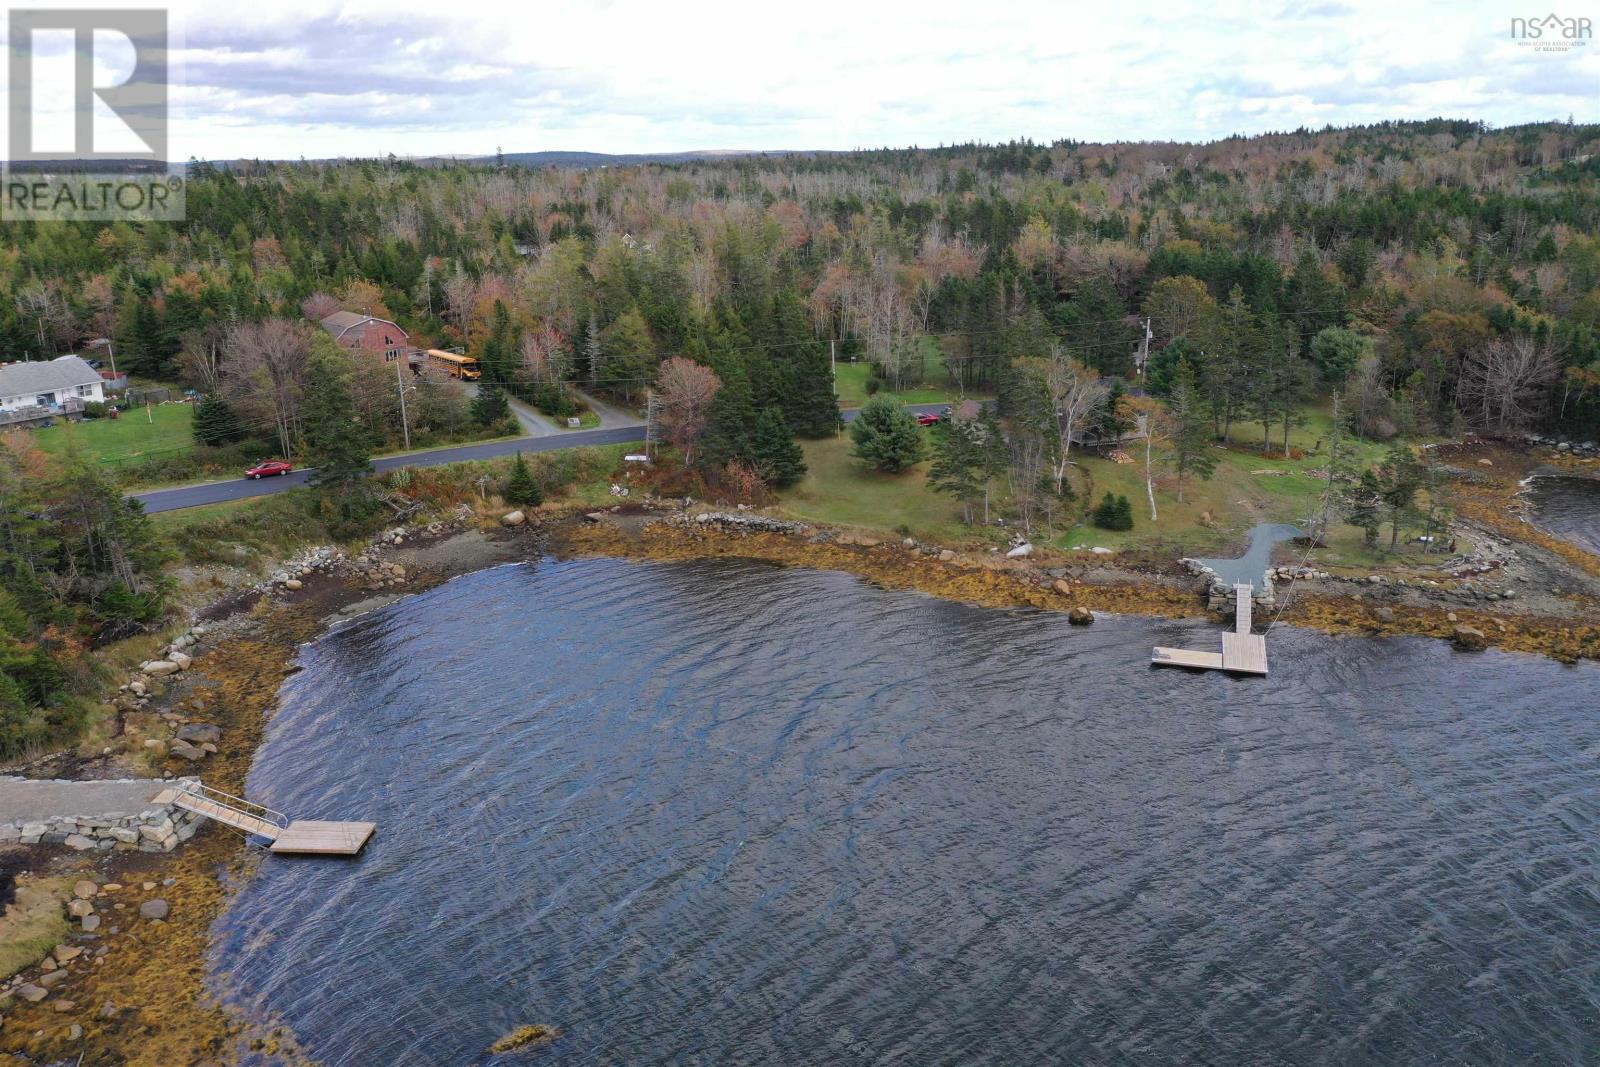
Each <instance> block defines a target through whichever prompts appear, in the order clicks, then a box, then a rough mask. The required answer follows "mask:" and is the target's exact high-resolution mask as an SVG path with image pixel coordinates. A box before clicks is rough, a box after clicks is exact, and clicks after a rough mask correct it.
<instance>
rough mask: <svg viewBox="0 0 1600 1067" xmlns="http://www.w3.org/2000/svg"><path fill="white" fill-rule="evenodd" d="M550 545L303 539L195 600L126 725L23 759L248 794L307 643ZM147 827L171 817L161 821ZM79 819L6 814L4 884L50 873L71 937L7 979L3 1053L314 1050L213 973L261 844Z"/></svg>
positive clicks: (0, 1010)
mask: <svg viewBox="0 0 1600 1067" xmlns="http://www.w3.org/2000/svg"><path fill="white" fill-rule="evenodd" d="M543 544H544V532H543V527H542V526H536V525H532V524H530V525H526V526H523V527H521V528H519V529H516V530H510V529H495V530H488V531H485V530H482V529H479V528H478V527H477V526H476V525H475V524H473V523H470V522H469V521H467V520H465V519H464V518H462V517H456V518H453V519H451V520H449V521H440V522H434V523H429V524H426V525H422V526H418V527H414V528H404V529H392V530H386V531H384V532H383V534H381V535H380V536H379V537H377V538H374V539H373V541H372V542H371V543H369V544H368V545H367V546H365V547H364V548H363V549H362V550H360V551H354V552H348V553H347V552H344V551H342V550H340V549H338V548H336V547H332V546H325V547H318V548H314V549H308V550H306V551H304V552H301V553H299V554H297V555H296V556H295V557H294V558H293V559H290V560H285V561H283V562H282V563H280V564H279V565H277V566H276V567H275V568H272V569H271V570H270V571H269V572H268V574H267V575H266V577H265V578H263V579H261V580H256V581H251V582H248V583H244V584H241V585H239V586H238V587H236V588H234V589H232V590H229V591H228V592H226V593H225V594H224V595H222V596H221V597H220V598H217V599H215V600H214V601H213V602H211V603H209V604H208V605H206V606H205V607H203V608H201V609H200V610H198V611H197V612H196V613H195V615H194V619H193V622H192V624H191V625H189V626H188V627H186V628H185V629H183V630H182V632H181V633H178V634H177V635H176V636H175V637H174V638H173V639H172V640H170V641H168V642H167V643H165V644H164V645H163V646H162V647H161V649H160V655H159V656H158V658H155V659H150V660H146V661H144V662H143V663H142V664H140V666H139V668H138V669H136V670H135V671H134V672H133V673H132V675H131V676H130V677H129V679H128V680H127V681H126V682H124V683H123V684H122V685H121V687H120V688H119V689H118V690H117V692H116V693H115V694H114V695H113V697H112V700H111V706H112V708H113V709H114V711H115V717H114V719H113V723H114V729H115V733H114V735H113V737H112V738H110V739H109V741H110V743H109V744H106V745H103V746H102V747H101V749H100V750H99V751H98V752H97V754H95V755H93V756H90V757H84V756H83V755H82V754H81V753H57V754H55V755H53V756H51V757H47V758H45V759H43V760H38V761H35V762H34V763H32V764H29V765H27V766H26V767H24V768H22V770H24V771H25V772H26V773H27V775H28V777H30V778H49V777H60V778H73V779H78V780H81V779H101V780H113V779H118V778H127V777H136V776H142V777H148V776H150V775H151V773H152V771H154V772H156V773H161V774H165V775H166V776H168V777H172V778H174V779H175V780H176V779H177V778H178V777H179V776H195V775H198V776H201V777H203V780H204V781H205V783H206V784H207V785H210V786H215V787H217V788H220V789H223V790H225V791H227V792H232V793H237V794H241V795H242V794H243V792H244V780H245V777H246V775H247V774H248V771H249V767H250V763H251V760H252V759H253V757H254V754H255V750H256V747H257V745H258V744H259V742H260V740H261V737H262V735H263V732H264V728H265V724H266V721H267V719H268V718H269V717H270V714H271V711H272V709H273V707H274V706H275V704H276V701H277V696H278V691H279V688H280V687H281V685H282V683H283V681H284V679H286V678H287V677H288V676H289V674H290V673H292V672H293V670H294V663H295V658H296V655H297V650H298V648H299V646H300V645H301V644H302V643H304V642H306V641H310V640H314V639H315V638H316V637H317V636H318V635H320V634H321V633H322V632H324V631H325V630H326V629H327V628H328V627H329V626H330V625H332V624H334V623H337V622H338V621H340V620H343V619H347V618H349V617H351V616H353V615H354V614H357V613H359V612H361V611H367V610H371V609H372V608H374V607H377V606H381V605H382V604H383V603H388V602H391V601H392V600H394V599H398V598H399V597H401V596H407V595H411V594H413V593H418V592H422V591H424V590H426V589H429V588H432V587H434V586H436V585H438V584H440V583H442V582H444V581H446V580H448V579H449V578H451V577H454V576H456V575H459V574H464V573H468V572H471V571H475V570H480V569H482V568H484V567H489V566H494V565H497V564H500V563H505V562H514V561H519V560H525V559H534V558H537V557H538V556H539V554H540V553H541V551H542V548H543ZM143 814H144V813H142V812H141V813H130V815H131V816H133V817H134V818H136V819H140V818H142V817H143ZM119 821H120V820H119ZM85 825H86V824H84V823H81V822H78V821H76V820H75V821H74V824H73V828H72V829H73V830H74V831H80V830H82V829H83V828H84V826H85ZM152 825H153V827H154V829H155V831H157V832H158V833H160V831H162V830H165V829H167V828H166V827H165V826H164V825H163V823H162V821H161V819H160V818H159V817H158V818H157V819H156V820H155V822H154V823H153V824H152ZM35 828H36V827H32V826H30V827H29V828H28V829H30V830H31V829H35ZM66 829H67V828H66V827H65V825H64V824H63V825H62V826H61V827H52V828H51V829H50V830H49V831H48V836H46V835H44V834H41V835H39V842H40V843H37V844H28V845H22V844H20V843H17V844H6V843H5V841H4V834H3V828H0V859H6V860H7V861H8V869H9V870H10V871H16V872H18V873H16V874H15V875H14V879H13V878H7V879H6V882H7V883H8V885H7V886H5V887H0V888H9V887H10V884H11V883H12V882H13V881H14V884H15V886H16V887H19V891H20V887H25V886H55V887H57V888H56V889H55V890H54V892H55V894H56V896H55V903H54V907H55V908H56V909H57V911H58V912H59V911H60V910H61V909H65V910H66V913H67V915H68V919H69V923H70V929H69V932H68V934H67V936H66V939H65V940H64V941H63V942H62V943H61V947H59V948H57V949H52V950H51V951H50V952H49V953H48V954H47V955H46V956H45V957H44V958H43V959H41V960H39V962H38V963H36V964H34V965H33V966H31V967H27V968H24V969H23V970H22V971H20V972H18V974H17V975H16V976H15V978H13V979H12V980H11V981H9V982H7V983H5V984H4V985H0V1053H9V1054H11V1055H13V1056H16V1057H19V1058H18V1060H17V1062H18V1063H40V1064H44V1063H57V1062H68V1063H74V1064H77V1063H81V1064H83V1065H92V1064H135V1065H149V1067H170V1065H172V1064H180V1063H202V1062H231V1061H236V1060H238V1061H267V1062H276V1063H294V1062H300V1061H301V1059H302V1057H300V1055H299V1053H298V1052H297V1050H296V1049H295V1046H294V1042H293V1038H292V1035H291V1034H290V1033H289V1032H288V1030H287V1028H285V1027H282V1026H280V1025H277V1024H276V1023H274V1021H273V1020H270V1019H261V1018H254V1017H252V1016H251V1015H250V1014H248V1013H247V1012H244V1011H242V1010H238V1009H236V1008H234V1007H231V1006H228V1005H224V1004H220V1003H218V1002H217V1001H216V1000H215V998H214V997H213V996H212V994H211V992H210V987H209V985H208V977H209V974H210V970H211V961H210V959H209V956H208V949H209V941H208V938H209V929H210V926H211V923H212V921H213V920H214V919H215V918H216V917H217V916H218V915H219V914H221V912H222V911H223V909H224V908H225V907H226V906H227V901H228V899H229V897H230V895H231V892H232V888H233V887H234V886H236V885H238V884H240V883H241V882H242V881H243V880H244V879H247V878H248V877H249V876H250V873H251V871H252V870H253V869H254V866H255V865H256V864H257V863H259V862H260V860H261V854H260V852H259V850H256V849H252V848H250V847H249V846H247V845H246V844H245V843H244V842H243V840H242V839H241V838H239V837H238V836H237V835H235V834H234V833H232V832H231V831H228V830H226V829H224V828H222V827H218V826H208V825H205V824H204V822H203V821H202V822H201V823H200V824H198V825H195V824H192V823H186V825H185V826H184V827H183V828H182V830H181V836H182V837H190V836H191V835H192V839H190V840H188V841H187V843H186V844H184V845H183V846H182V847H181V848H177V849H176V851H174V852H172V853H171V854H166V852H165V851H164V850H163V849H162V846H163V845H165V844H166V843H167V842H168V841H169V840H170V841H171V844H172V845H173V846H176V845H177V844H178V841H179V838H180V829H179V827H178V825H177V823H176V822H175V821H174V823H173V825H172V827H171V828H170V833H160V836H158V837H157V838H155V839H153V840H151V839H148V838H143V837H141V839H140V841H137V842H134V843H129V842H125V841H123V840H122V839H121V837H120V836H117V835H116V830H117V829H126V828H122V827H106V828H105V829H106V830H107V836H108V840H107V841H104V842H103V841H101V840H100V839H98V838H94V839H89V838H88V837H87V836H86V835H80V836H84V837H85V840H83V841H69V836H68V834H67V833H66V832H64V831H65V830H66ZM90 829H93V830H96V832H98V829H99V828H97V827H92V826H91V827H90ZM196 831H198V832H196ZM142 833H143V831H142V829H141V830H139V831H136V834H142ZM25 836H26V837H32V836H34V835H32V834H28V835H25ZM122 836H126V834H124V835H122ZM18 837H19V838H22V837H24V835H22V834H20V833H19V835H18ZM57 837H59V838H60V841H59V843H55V839H56V838H57ZM141 844H149V845H150V846H151V847H150V848H148V849H146V850H144V851H141V850H140V845H141ZM7 850H14V852H15V854H13V855H11V856H9V857H7V856H5V855H4V854H5V853H6V851H7ZM19 868H20V870H19ZM78 890H81V891H82V892H78ZM156 902H159V904H157V903H156ZM147 905H150V906H148V907H147ZM158 913H159V914H158ZM80 1057H81V1059H80Z"/></svg>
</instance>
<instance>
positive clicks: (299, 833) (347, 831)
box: [158, 785, 378, 856]
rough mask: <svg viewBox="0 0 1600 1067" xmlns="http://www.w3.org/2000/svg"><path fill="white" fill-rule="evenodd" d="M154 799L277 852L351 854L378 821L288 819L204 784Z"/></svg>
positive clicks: (173, 791) (370, 832) (176, 788)
mask: <svg viewBox="0 0 1600 1067" xmlns="http://www.w3.org/2000/svg"><path fill="white" fill-rule="evenodd" d="M168 794H170V796H169V795H168ZM158 799H162V800H163V802H164V803H170V804H173V805H174V806H176V807H180V808H183V809H184V810H185V811H192V812H194V813H195V814H197V815H204V816H205V817H206V818H208V819H211V820H212V821H214V822H219V823H221V824H222V825H224V826H227V827H231V828H232V829H234V830H237V831H239V832H240V833H242V834H247V835H250V836H252V837H262V838H265V839H266V840H268V841H270V842H271V843H272V844H271V848H272V851H273V852H277V853H280V854H291V855H301V856H354V855H355V854H356V853H358V852H360V851H361V849H362V848H363V847H364V846H365V845H366V843H367V840H368V839H369V838H371V837H372V835H373V833H374V832H376V831H377V829H378V824H377V823H371V822H323V821H320V820H317V819H290V818H289V817H288V816H287V815H285V814H283V813H282V812H280V811H273V810H272V809H271V808H267V807H262V806H261V805H260V804H254V803H251V802H250V801H248V800H245V799H244V798H243V797H235V796H230V795H228V794H227V793H224V792H222V791H221V790H217V789H212V788H211V787H209V786H204V785H194V786H190V785H182V786H175V787H174V788H172V789H170V790H168V791H167V792H166V793H163V794H162V797H161V798H158Z"/></svg>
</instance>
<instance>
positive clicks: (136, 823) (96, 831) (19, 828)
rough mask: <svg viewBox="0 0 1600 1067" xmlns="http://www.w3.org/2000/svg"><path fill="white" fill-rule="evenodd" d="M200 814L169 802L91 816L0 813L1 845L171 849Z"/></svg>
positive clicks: (187, 781)
mask: <svg viewBox="0 0 1600 1067" xmlns="http://www.w3.org/2000/svg"><path fill="white" fill-rule="evenodd" d="M180 783H184V784H190V785H199V784H200V779H198V778H175V779H173V780H172V784H173V785H174V786H176V785H178V784H180ZM203 818H204V816H201V815H196V814H195V813H194V812H192V811H185V810H184V809H182V808H179V807H177V806H176V805H172V804H153V805H151V806H149V807H146V808H143V809H141V810H139V811H130V812H122V811H108V812H101V813H98V814H94V815H54V816H50V817H47V818H35V819H27V820H21V819H19V820H14V821H5V816H4V815H3V814H0V844H3V843H6V842H13V841H15V842H19V843H21V844H24V845H39V844H43V845H66V846H67V847H68V848H74V849H77V850H79V851H80V852H81V851H88V850H89V849H99V850H103V851H110V850H116V851H118V852H132V851H134V850H136V849H137V850H138V851H140V852H171V851H172V850H173V849H175V848H177V847H178V845H179V844H180V843H181V842H184V841H187V840H189V838H191V837H193V836H194V834H195V831H196V830H198V829H199V824H200V821H201V820H202V819H203Z"/></svg>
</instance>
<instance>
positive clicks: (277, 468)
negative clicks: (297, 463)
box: [244, 459, 294, 478]
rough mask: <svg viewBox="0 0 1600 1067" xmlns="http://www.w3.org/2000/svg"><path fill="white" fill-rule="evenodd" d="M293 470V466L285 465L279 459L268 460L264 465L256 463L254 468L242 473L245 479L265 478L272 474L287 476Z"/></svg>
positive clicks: (290, 464)
mask: <svg viewBox="0 0 1600 1067" xmlns="http://www.w3.org/2000/svg"><path fill="white" fill-rule="evenodd" d="M292 470H294V464H292V463H286V462H284V461H283V460H281V459H269V460H267V461H265V462H264V463H257V464H256V465H255V466H254V467H251V468H250V469H249V470H247V471H245V472H244V476H245V477H246V478H266V477H269V476H271V475H274V474H288V473H289V472H290V471H292Z"/></svg>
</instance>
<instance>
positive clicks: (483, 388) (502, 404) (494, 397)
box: [470, 381, 511, 426]
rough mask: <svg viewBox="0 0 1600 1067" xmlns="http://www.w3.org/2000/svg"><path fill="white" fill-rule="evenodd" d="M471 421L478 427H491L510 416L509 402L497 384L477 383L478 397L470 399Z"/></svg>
mask: <svg viewBox="0 0 1600 1067" xmlns="http://www.w3.org/2000/svg"><path fill="white" fill-rule="evenodd" d="M470 411H471V413H472V421H473V422H475V423H477V424H478V425H479V426H493V425H494V424H495V423H497V422H499V421H500V420H502V419H504V418H505V417H506V416H508V415H510V414H511V402H510V401H508V400H507V399H506V391H505V390H504V389H502V388H500V385H499V384H498V383H497V382H490V381H482V382H479V383H478V395H477V396H475V397H473V398H472V405H471V408H470Z"/></svg>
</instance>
